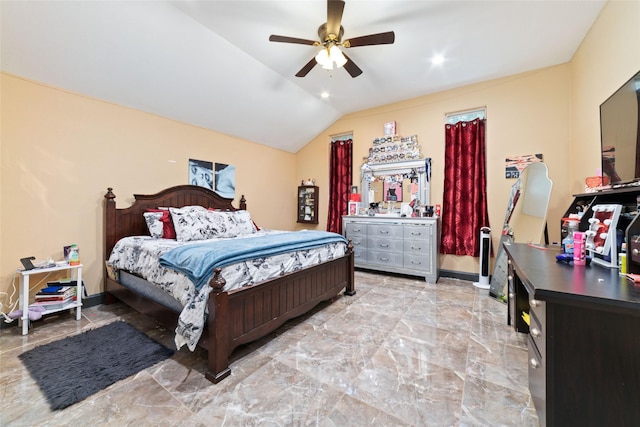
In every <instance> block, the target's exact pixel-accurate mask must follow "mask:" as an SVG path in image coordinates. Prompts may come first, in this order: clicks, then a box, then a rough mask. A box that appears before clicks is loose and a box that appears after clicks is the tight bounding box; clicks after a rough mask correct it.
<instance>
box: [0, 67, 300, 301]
mask: <svg viewBox="0 0 640 427" xmlns="http://www.w3.org/2000/svg"><path fill="white" fill-rule="evenodd" d="M0 78H1V80H0V84H1V88H2V92H1V97H2V98H1V104H2V116H1V122H2V129H1V144H2V145H1V151H0V152H1V159H2V164H1V165H2V171H1V181H0V184H1V196H2V197H1V198H2V205H1V210H0V215H1V219H2V222H1V224H0V234H1V236H2V238H1V243H0V251H1V252H0V254H1V255H2V257H1V259H0V268H1V274H0V278H1V282H0V291H9V292H10V289H11V283H12V281H13V279H14V277H15V271H16V268H17V267H19V266H20V263H19V259H20V258H22V257H25V256H31V255H33V256H35V257H36V258H38V259H46V258H48V257H52V258H53V259H56V260H59V259H61V257H62V247H63V246H64V245H67V244H70V243H77V244H78V245H79V247H80V255H81V261H82V263H83V265H84V266H85V270H84V271H83V274H84V278H85V283H86V284H87V287H88V291H89V294H96V293H100V292H102V286H101V278H102V268H103V267H102V260H103V255H102V238H103V222H102V200H103V196H104V193H105V192H106V189H107V187H113V188H114V192H115V194H116V202H117V206H118V207H126V206H129V205H130V204H131V202H132V201H133V193H139V194H151V193H155V192H157V191H159V190H162V189H164V188H166V187H169V186H172V185H178V184H187V183H188V167H187V164H188V160H189V158H194V159H199V160H208V161H212V162H218V163H227V164H232V165H235V167H236V196H237V197H236V201H237V200H239V197H240V195H241V194H244V195H245V197H246V198H247V203H248V207H249V209H250V210H251V212H252V215H253V217H254V218H255V220H256V222H257V223H258V225H262V226H265V227H269V228H277V229H287V230H290V229H293V227H294V224H295V218H296V216H295V215H296V205H295V198H292V197H289V193H290V192H293V191H294V188H295V185H296V179H297V177H296V175H295V173H294V171H295V156H294V155H293V154H291V153H286V152H284V151H280V150H275V149H272V148H269V147H266V146H262V145H259V144H254V143H250V142H247V141H244V140H239V139H237V138H232V137H230V136H227V135H223V134H220V133H217V132H212V131H209V130H205V129H202V128H198V127H194V126H189V125H185V124H183V123H179V122H176V121H173V120H168V119H165V118H161V117H158V116H154V115H152V114H147V113H143V112H140V111H136V110H133V109H130V108H124V107H121V106H117V105H114V104H110V103H107V102H102V101H99V100H95V99H91V98H87V97H84V96H79V95H77V94H72V93H68V92H65V91H63V90H60V89H56V88H51V87H47V86H44V85H41V84H37V83H34V82H30V81H27V80H24V79H21V78H18V77H15V76H11V75H7V74H0ZM171 161H175V163H174V162H171ZM275 189H278V191H276V190H275ZM281 189H284V191H280V190H281ZM283 212H284V213H287V214H284V215H283ZM36 280H37V279H36ZM32 283H34V282H32ZM0 301H2V303H3V304H6V303H7V300H6V299H5V298H4V297H0ZM3 311H5V312H6V307H3Z"/></svg>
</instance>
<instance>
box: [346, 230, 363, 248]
mask: <svg viewBox="0 0 640 427" xmlns="http://www.w3.org/2000/svg"><path fill="white" fill-rule="evenodd" d="M347 239H349V240H351V244H352V245H353V248H354V249H362V250H366V249H367V236H360V235H357V234H356V235H354V236H352V235H350V234H347Z"/></svg>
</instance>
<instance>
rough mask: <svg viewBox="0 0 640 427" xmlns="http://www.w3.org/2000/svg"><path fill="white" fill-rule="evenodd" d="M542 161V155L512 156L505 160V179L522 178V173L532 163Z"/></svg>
mask: <svg viewBox="0 0 640 427" xmlns="http://www.w3.org/2000/svg"><path fill="white" fill-rule="evenodd" d="M541 161H542V154H527V155H522V156H512V157H507V158H506V159H505V176H504V177H505V178H520V173H522V171H523V170H524V168H526V167H527V166H529V165H530V164H531V163H537V162H541Z"/></svg>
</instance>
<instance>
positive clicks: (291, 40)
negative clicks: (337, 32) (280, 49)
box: [269, 35, 319, 46]
mask: <svg viewBox="0 0 640 427" xmlns="http://www.w3.org/2000/svg"><path fill="white" fill-rule="evenodd" d="M269 41H270V42H279V43H295V44H307V45H310V46H313V45H316V44H317V45H319V43H318V42H317V41H313V40H306V39H298V38H295V37H287V36H276V35H270V36H269Z"/></svg>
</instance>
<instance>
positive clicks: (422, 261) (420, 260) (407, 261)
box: [403, 253, 433, 273]
mask: <svg viewBox="0 0 640 427" xmlns="http://www.w3.org/2000/svg"><path fill="white" fill-rule="evenodd" d="M403 265H404V268H410V269H411V270H419V271H422V272H425V273H430V272H431V269H432V268H433V266H432V265H431V257H430V256H429V255H417V254H416V255H412V254H407V253H405V254H404V262H403Z"/></svg>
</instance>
